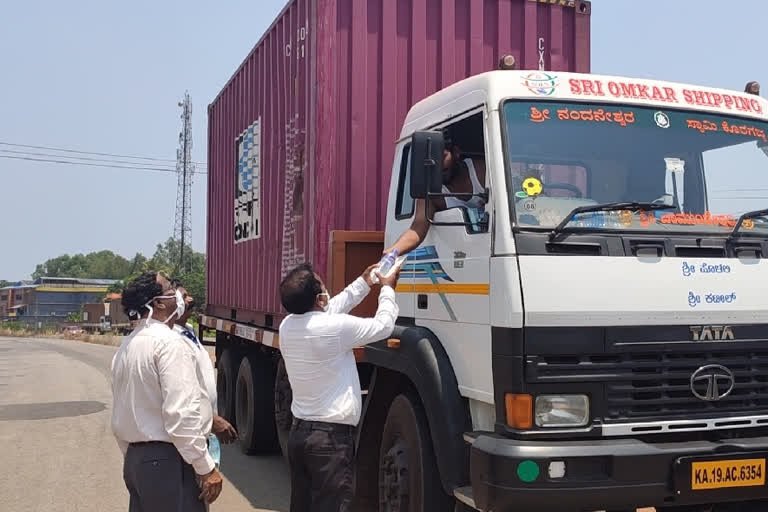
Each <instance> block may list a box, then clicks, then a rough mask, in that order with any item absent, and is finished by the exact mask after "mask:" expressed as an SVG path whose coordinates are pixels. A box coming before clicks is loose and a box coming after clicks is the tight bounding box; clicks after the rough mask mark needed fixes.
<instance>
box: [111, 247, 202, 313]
mask: <svg viewBox="0 0 768 512" xmlns="http://www.w3.org/2000/svg"><path fill="white" fill-rule="evenodd" d="M184 252H185V259H186V260H187V268H186V269H182V268H179V258H180V256H181V244H180V243H179V242H178V241H177V240H174V239H173V238H169V239H168V240H166V241H165V242H164V243H161V244H157V248H156V249H155V253H154V254H153V255H152V258H150V259H146V258H144V256H142V255H141V254H137V255H136V257H135V258H134V261H133V269H132V271H131V272H130V273H129V274H128V275H127V276H125V278H123V279H122V280H121V282H119V283H115V284H114V285H113V286H111V287H110V289H109V291H108V293H121V292H122V290H123V287H124V286H125V285H124V283H127V282H129V281H131V280H133V279H135V278H137V277H138V276H139V275H140V274H142V273H143V272H162V273H163V274H165V275H166V276H168V277H170V278H172V279H176V280H178V281H179V282H180V283H181V284H182V285H183V286H184V288H186V289H187V292H189V294H190V295H192V296H193V297H194V298H195V311H196V312H202V310H203V306H204V305H205V300H206V297H205V268H206V261H205V254H203V253H200V252H195V251H194V250H193V249H192V247H189V246H187V247H186V249H185V251H184Z"/></svg>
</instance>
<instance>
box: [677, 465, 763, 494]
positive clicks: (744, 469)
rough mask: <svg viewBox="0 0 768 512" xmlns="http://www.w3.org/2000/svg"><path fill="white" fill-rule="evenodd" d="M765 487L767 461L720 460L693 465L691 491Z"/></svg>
mask: <svg viewBox="0 0 768 512" xmlns="http://www.w3.org/2000/svg"><path fill="white" fill-rule="evenodd" d="M758 485H765V459H740V460H718V461H711V462H694V463H692V465H691V489H692V490H694V491H701V490H707V489H723V488H728V487H752V486H758Z"/></svg>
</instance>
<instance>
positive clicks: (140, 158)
mask: <svg viewBox="0 0 768 512" xmlns="http://www.w3.org/2000/svg"><path fill="white" fill-rule="evenodd" d="M0 146H13V147H17V148H29V149H42V150H47V151H61V152H64V153H78V154H81V155H96V156H111V157H117V158H132V159H134V160H151V161H154V162H173V163H176V160H172V159H169V158H155V157H151V156H137V155H119V154H116V153H99V152H95V151H79V150H76V149H70V148H56V147H52V146H35V145H32V144H15V143H12V142H5V141H0ZM193 163H194V164H195V165H206V164H205V163H203V162H193Z"/></svg>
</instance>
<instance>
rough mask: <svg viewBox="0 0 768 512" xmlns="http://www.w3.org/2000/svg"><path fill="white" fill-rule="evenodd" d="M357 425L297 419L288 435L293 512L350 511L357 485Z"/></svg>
mask: <svg viewBox="0 0 768 512" xmlns="http://www.w3.org/2000/svg"><path fill="white" fill-rule="evenodd" d="M354 448H355V428H354V427H352V426H350V425H339V424H335V423H323V422H316V421H302V420H294V422H293V427H292V428H291V434H290V437H289V438H288V461H289V463H290V465H291V512H348V511H349V510H350V507H351V506H352V498H353V497H354V492H355V491H354V489H355V469H354Z"/></svg>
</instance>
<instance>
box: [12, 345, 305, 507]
mask: <svg viewBox="0 0 768 512" xmlns="http://www.w3.org/2000/svg"><path fill="white" fill-rule="evenodd" d="M115 350H116V349H115V347H106V346H102V345H92V344H87V343H80V342H75V341H68V340H50V339H45V340H40V339H17V338H0V461H2V464H0V510H2V511H9V512H42V511H45V512H59V511H61V512H73V511H84V512H85V511H88V512H118V511H119V512H125V511H126V510H128V492H127V491H126V490H125V486H124V485H123V479H122V455H121V454H120V450H119V449H118V447H117V444H116V443H115V439H114V437H113V436H112V431H111V428H110V414H111V413H110V409H111V404H112V393H111V390H110V385H109V367H110V363H111V361H112V356H113V354H114V353H115ZM222 473H223V475H224V477H225V481H224V490H223V491H222V493H221V496H220V497H219V499H218V500H217V501H216V503H214V504H213V506H212V507H211V510H212V511H213V512H216V511H217V510H218V511H227V512H254V511H260V512H287V511H288V502H289V493H290V482H289V479H288V472H287V468H286V466H285V464H284V462H283V460H282V458H281V457H279V456H278V457H246V456H245V455H243V454H242V453H241V452H240V451H239V449H238V448H237V447H236V446H225V447H223V453H222Z"/></svg>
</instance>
